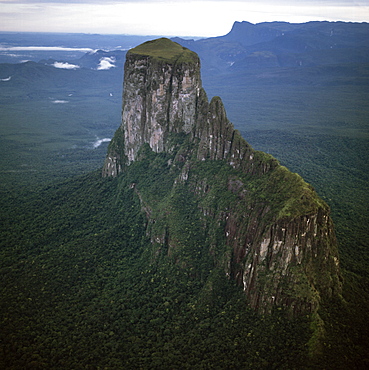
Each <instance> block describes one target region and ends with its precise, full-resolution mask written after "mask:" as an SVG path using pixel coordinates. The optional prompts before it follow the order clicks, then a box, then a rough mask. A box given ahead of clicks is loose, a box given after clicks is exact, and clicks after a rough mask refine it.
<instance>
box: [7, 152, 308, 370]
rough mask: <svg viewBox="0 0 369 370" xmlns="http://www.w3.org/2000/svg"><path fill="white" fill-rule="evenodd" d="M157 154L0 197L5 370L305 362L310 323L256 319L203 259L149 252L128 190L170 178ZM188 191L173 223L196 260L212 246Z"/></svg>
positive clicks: (177, 197) (178, 199) (178, 198)
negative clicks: (106, 174)
mask: <svg viewBox="0 0 369 370" xmlns="http://www.w3.org/2000/svg"><path fill="white" fill-rule="evenodd" d="M154 157H155V158H151V159H154V160H153V161H152V162H151V165H149V161H143V162H141V164H139V163H136V164H134V165H132V166H131V167H130V169H131V171H127V176H121V177H119V178H118V179H101V178H99V173H96V172H95V173H91V174H89V175H87V176H83V177H79V178H75V179H71V180H68V181H66V182H64V183H59V184H55V185H52V186H49V187H47V188H41V189H39V190H35V191H34V192H33V194H29V195H27V196H26V195H24V196H21V195H20V194H19V193H18V194H17V197H13V196H12V195H11V194H8V196H7V198H6V199H5V198H4V197H3V198H2V201H3V202H2V203H3V204H4V205H5V207H3V208H1V209H2V216H1V217H2V224H1V225H2V230H1V259H0V261H1V267H0V268H1V270H0V271H1V276H2V282H3V283H2V285H1V296H2V300H1V303H0V305H1V306H0V313H1V342H2V356H1V362H0V365H1V367H2V368H15V369H20V368H30V367H35V368H45V369H49V368H76V369H78V368H85V367H87V368H88V367H91V368H96V367H111V368H132V369H133V368H137V367H141V368H158V369H159V368H160V369H169V368H194V367H195V368H219V369H223V368H246V369H257V368H260V369H263V368H264V369H265V368H281V367H285V368H291V366H295V365H296V364H298V363H303V361H304V359H305V358H306V357H305V356H306V349H305V343H306V341H307V338H308V333H309V332H308V329H307V324H308V323H307V322H305V320H304V319H299V320H296V321H295V322H294V321H292V322H291V321H289V320H288V319H286V318H284V316H283V314H282V313H276V314H275V315H274V316H271V317H259V316H257V315H256V314H255V313H253V312H252V311H249V310H248V309H247V308H246V305H247V303H246V301H245V298H244V296H243V294H242V291H240V290H239V288H237V287H236V286H234V285H233V284H232V283H231V282H230V281H229V280H228V279H227V278H226V277H225V276H224V273H222V272H221V271H220V270H218V269H216V268H215V269H213V270H211V269H210V262H209V261H208V260H207V257H206V256H205V255H204V254H200V255H191V256H187V255H183V254H182V252H181V251H179V252H178V253H179V254H178V257H179V258H181V259H182V260H183V261H184V262H186V261H190V260H192V261H197V264H196V263H195V265H194V266H192V267H190V266H187V267H185V266H183V264H182V265H181V264H178V263H174V261H173V258H171V257H170V256H167V255H166V254H165V253H161V257H160V258H159V259H158V258H157V257H155V255H153V254H152V252H153V246H152V245H151V243H150V242H149V241H148V240H147V238H146V233H145V228H146V218H145V215H144V213H143V212H142V211H141V208H142V204H141V203H140V199H139V196H138V195H137V194H136V192H135V189H133V188H132V187H131V186H130V184H131V181H132V180H133V179H134V180H135V181H137V187H139V184H140V181H141V180H143V179H144V176H143V175H140V173H146V174H147V173H149V174H151V175H153V174H154V172H155V170H157V171H159V173H160V171H163V169H162V170H161V168H163V166H164V163H165V160H166V159H165V158H163V157H162V156H161V155H156V156H154ZM147 171H149V172H147ZM150 171H151V172H150ZM162 178H163V176H157V177H156V178H154V180H153V181H152V182H153V183H155V182H156V181H155V179H158V181H160V180H159V179H162ZM141 188H144V186H143V184H142V183H141ZM154 188H155V186H154V187H153V189H154ZM167 188H169V187H167ZM185 194H188V193H187V192H186V190H185V189H181V188H180V187H179V188H178V190H177V191H176V192H175V194H173V199H172V200H171V203H172V204H173V205H176V206H181V207H182V208H179V209H181V211H178V214H177V215H175V214H174V219H177V220H178V221H180V222H181V224H178V225H177V226H178V227H179V228H180V229H179V230H178V235H189V237H188V238H187V239H183V240H181V241H180V242H181V243H192V245H193V248H184V249H183V253H184V252H186V253H195V252H196V250H197V248H198V247H199V246H200V245H201V243H203V242H204V241H203V240H201V238H200V239H198V240H194V239H192V238H191V231H190V230H191V227H193V221H196V219H193V218H192V217H190V218H188V219H186V218H183V217H184V216H185V215H189V214H191V212H193V208H192V206H191V199H188V198H187V197H186V196H185ZM183 228H184V229H185V230H186V231H188V232H187V234H186V233H183V230H182V229H183ZM187 229H188V230H187ZM201 272H202V274H201ZM206 278H207V279H206ZM291 348H293V349H292V350H291Z"/></svg>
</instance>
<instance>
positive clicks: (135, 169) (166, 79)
mask: <svg viewBox="0 0 369 370" xmlns="http://www.w3.org/2000/svg"><path fill="white" fill-rule="evenodd" d="M127 173H130V174H131V175H130V176H131V178H134V179H135V180H134V181H132V182H131V183H130V184H129V187H130V188H131V189H132V190H133V191H134V192H135V194H136V196H137V197H138V198H139V201H140V204H141V208H142V212H144V213H145V214H146V235H148V236H149V239H150V240H151V245H152V253H151V258H152V260H153V261H158V262H157V263H160V260H161V259H163V258H167V259H170V260H171V261H172V263H175V264H178V265H179V266H181V268H183V269H187V270H189V271H191V274H193V275H195V276H198V277H199V278H200V279H201V280H202V281H203V282H204V287H205V288H204V289H208V291H211V290H212V281H213V280H212V276H214V274H215V272H217V273H218V274H222V275H224V276H226V277H228V279H230V280H233V281H235V283H236V284H237V285H239V286H240V287H242V289H243V291H244V293H245V294H246V296H247V298H248V302H249V305H250V306H251V307H253V308H254V309H255V310H257V311H258V312H260V313H270V312H272V310H273V309H276V308H279V309H285V310H286V311H287V312H288V313H289V314H290V315H292V316H295V315H298V314H301V313H302V314H306V313H314V312H316V311H317V309H318V307H319V304H320V303H321V301H322V299H324V298H325V297H327V298H329V297H332V296H334V295H339V294H340V292H341V281H340V279H341V278H340V270H339V260H338V252H337V242H336V238H335V233H334V227H333V223H332V220H331V218H330V214H329V207H328V206H327V205H326V204H325V202H324V201H323V200H322V199H320V198H319V196H318V195H317V194H316V192H315V191H314V189H313V188H312V187H311V186H310V185H309V184H307V183H306V182H305V181H304V180H303V179H302V178H301V177H300V176H299V175H298V174H295V173H292V172H290V171H289V170H288V169H287V168H285V167H284V166H282V165H280V164H279V162H278V161H277V160H276V159H275V158H273V157H272V156H271V155H268V154H266V153H263V152H260V151H256V150H254V149H253V148H252V147H251V146H250V145H249V144H248V143H247V142H246V141H245V140H244V139H243V138H242V137H241V135H240V133H239V132H238V131H237V130H235V129H234V127H233V125H232V123H231V122H229V120H228V119H227V115H226V111H225V108H224V106H223V103H222V101H221V99H220V98H219V97H214V98H212V99H211V101H210V102H209V101H208V98H207V95H206V92H205V91H204V89H203V88H202V83H201V76H200V59H199V57H198V56H197V54H196V53H194V52H192V51H190V50H189V49H186V48H184V47H182V46H181V45H179V44H177V43H175V42H173V41H170V40H169V39H165V38H161V39H157V40H153V41H148V42H146V43H144V44H141V45H139V46H137V47H136V48H134V49H131V50H130V51H129V52H128V53H127V56H126V62H125V67H124V92H123V109H122V124H121V126H120V127H119V128H118V129H117V131H116V133H115V135H114V138H113V139H112V141H111V143H110V144H109V147H108V153H107V156H106V160H105V164H104V167H103V171H102V175H103V177H117V176H119V177H120V176H123V177H124V176H125V175H126V174H127ZM132 174H133V175H132Z"/></svg>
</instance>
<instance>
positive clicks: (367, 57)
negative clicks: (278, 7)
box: [173, 22, 369, 72]
mask: <svg viewBox="0 0 369 370" xmlns="http://www.w3.org/2000/svg"><path fill="white" fill-rule="evenodd" d="M368 34H369V24H368V23H346V22H308V23H287V22H270V23H267V22H266V23H258V24H251V23H249V22H235V23H234V24H233V27H232V29H231V31H230V32H229V33H228V34H226V35H224V36H220V37H213V38H208V39H202V40H198V41H188V40H182V39H180V38H174V39H173V40H174V41H176V42H178V43H180V44H181V45H183V46H186V47H189V48H191V50H194V51H196V52H197V53H198V54H199V55H200V57H201V58H202V59H203V60H202V62H203V64H204V65H206V66H208V65H209V66H212V67H213V68H217V70H218V72H227V71H231V70H232V69H236V70H240V69H250V68H251V69H253V68H262V67H268V66H269V67H301V66H314V65H326V64H337V63H368V62H369V38H368Z"/></svg>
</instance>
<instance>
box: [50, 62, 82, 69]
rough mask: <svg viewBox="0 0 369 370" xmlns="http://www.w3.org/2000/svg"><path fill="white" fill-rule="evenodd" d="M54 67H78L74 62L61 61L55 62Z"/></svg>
mask: <svg viewBox="0 0 369 370" xmlns="http://www.w3.org/2000/svg"><path fill="white" fill-rule="evenodd" d="M53 66H54V67H55V68H62V69H77V68H79V66H78V65H76V64H70V63H63V62H55V63H54V64H53Z"/></svg>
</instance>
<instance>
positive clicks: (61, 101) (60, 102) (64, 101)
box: [52, 100, 69, 104]
mask: <svg viewBox="0 0 369 370" xmlns="http://www.w3.org/2000/svg"><path fill="white" fill-rule="evenodd" d="M52 103H54V104H66V103H69V101H68V100H53V101H52Z"/></svg>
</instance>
